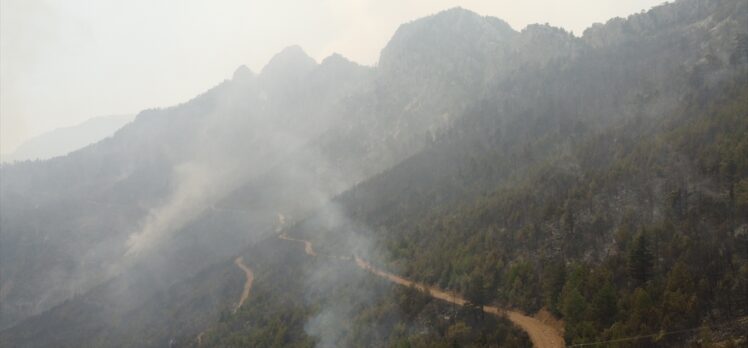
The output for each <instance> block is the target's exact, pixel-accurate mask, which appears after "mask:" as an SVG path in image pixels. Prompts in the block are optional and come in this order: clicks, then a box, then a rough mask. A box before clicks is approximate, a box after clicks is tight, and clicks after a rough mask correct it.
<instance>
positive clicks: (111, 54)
mask: <svg viewBox="0 0 748 348" xmlns="http://www.w3.org/2000/svg"><path fill="white" fill-rule="evenodd" d="M660 2H661V1H660V0H635V1H615V0H605V1H601V0H574V1H548V0H531V1H524V2H522V3H519V2H515V1H507V0H502V1H454V0H439V1H425V0H417V1H407V2H403V1H395V0H388V1H373V0H360V1H341V0H325V1H314V2H297V1H288V0H281V1H220V2H210V3H206V2H202V1H195V0H184V1H178V2H173V1H150V0H136V1H128V2H117V1H85V0H74V1H33V2H31V1H21V0H9V1H3V2H2V9H1V10H2V11H0V13H1V16H2V18H1V20H0V35H1V40H0V42H1V43H0V45H1V46H0V76H2V79H1V81H0V101H1V103H0V105H1V106H0V116H1V120H0V122H2V125H1V127H0V129H1V132H2V133H1V134H0V138H2V141H1V142H0V153H9V152H11V151H13V150H14V149H15V148H16V147H17V146H18V145H20V144H21V143H22V142H23V141H24V140H27V139H29V138H30V137H32V136H35V135H38V134H40V133H43V132H46V131H49V130H52V129H54V128H58V127H64V126H70V125H73V124H76V123H80V122H82V121H84V120H86V119H89V118H92V117H95V116H101V115H110V114H122V113H132V114H134V113H137V112H138V111H140V110H142V109H146V108H152V107H163V106H169V105H172V104H176V103H179V102H183V101H185V100H187V99H189V98H191V97H193V96H194V95H196V94H198V93H200V92H201V91H203V90H204V89H205V88H207V87H209V86H212V85H215V84H217V83H218V82H220V81H221V80H223V79H225V78H228V77H229V76H230V74H231V72H232V71H233V70H234V69H235V68H236V67H237V66H239V65H242V64H246V65H248V66H249V67H250V68H251V69H252V70H253V71H259V70H260V69H261V68H262V66H263V65H264V64H265V63H266V62H267V60H268V59H270V57H271V56H272V55H273V54H274V53H276V52H278V51H279V50H281V49H282V48H283V47H286V46H289V45H291V44H299V45H300V46H302V47H303V48H304V49H305V50H306V51H307V52H308V53H309V54H310V55H311V56H312V57H314V58H315V59H317V60H318V61H319V60H321V59H322V58H324V57H326V56H328V55H329V54H331V53H333V52H339V53H341V54H343V55H344V56H346V57H348V58H349V59H351V60H353V61H356V62H358V63H361V64H366V65H371V64H375V63H376V61H377V59H378V55H379V50H380V49H381V48H382V47H383V46H384V45H385V44H386V42H387V40H388V39H389V38H390V37H391V36H392V34H393V33H394V31H395V30H396V29H397V27H398V25H399V24H401V23H404V22H407V21H410V20H413V19H415V18H419V17H423V16H426V15H429V14H433V13H435V12H438V11H440V10H443V9H445V8H448V7H453V6H462V7H465V8H469V9H471V10H474V11H476V12H478V13H480V14H482V15H490V16H496V17H499V18H502V19H504V20H506V21H507V22H508V23H509V24H510V25H511V26H512V27H514V28H515V29H521V28H523V27H524V26H526V25H527V24H531V23H546V22H547V23H549V24H551V25H555V26H560V27H563V28H566V29H567V30H571V31H573V32H574V33H575V34H577V35H579V34H581V32H582V31H583V30H584V28H586V27H588V26H589V25H590V24H591V23H594V22H602V21H605V20H607V19H608V18H611V17H615V16H624V17H625V16H627V15H629V14H631V13H635V12H639V11H641V10H643V9H649V8H650V7H652V6H654V5H656V4H658V3H660Z"/></svg>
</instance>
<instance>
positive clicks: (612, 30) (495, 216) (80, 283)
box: [0, 0, 748, 347]
mask: <svg viewBox="0 0 748 348" xmlns="http://www.w3.org/2000/svg"><path fill="white" fill-rule="evenodd" d="M746 38H748V5H746V3H745V2H743V1H737V0H680V1H677V2H675V3H670V4H664V5H661V6H658V7H656V8H653V9H652V10H650V11H648V12H645V13H640V14H636V15H632V16H630V17H629V18H626V19H621V18H617V19H612V20H610V21H608V22H607V23H605V24H598V25H594V26H592V27H591V28H589V29H588V30H587V31H585V33H584V34H583V35H582V36H581V37H576V36H573V35H571V34H570V33H567V32H565V31H564V30H562V29H559V28H553V27H550V26H547V25H531V26H528V27H527V28H525V29H523V30H521V31H515V30H513V29H511V28H510V27H509V26H507V25H506V23H504V22H503V21H501V20H499V19H495V18H491V17H482V16H480V15H477V14H475V13H472V12H470V11H467V10H464V9H459V8H457V9H451V10H447V11H444V12H441V13H438V14H436V15H434V16H431V17H427V18H423V19H419V20H416V21H413V22H411V23H406V24H404V25H402V26H401V27H400V28H399V29H398V30H397V31H396V33H395V35H394V36H393V38H392V39H391V41H390V43H388V45H387V46H386V47H385V48H384V49H383V51H382V56H381V58H380V61H379V64H378V65H377V66H376V67H363V66H359V65H357V64H355V63H353V62H350V61H348V60H346V59H345V58H343V57H342V56H339V55H333V56H331V57H328V58H326V59H325V60H323V61H322V62H320V63H317V62H315V61H314V60H313V59H311V58H309V57H308V56H307V55H306V54H305V53H304V52H303V50H301V49H300V48H298V47H290V48H288V49H285V50H283V51H282V52H280V53H279V54H278V55H277V56H276V57H274V58H273V59H271V61H270V63H268V66H266V67H265V68H264V69H262V71H261V72H260V73H259V74H255V73H253V72H251V71H249V69H247V68H245V67H241V68H239V69H237V71H236V72H235V74H234V76H233V78H232V79H231V80H227V81H224V82H223V83H221V84H219V85H218V86H216V87H214V88H213V89H211V90H209V91H207V92H206V93H204V94H202V95H200V96H198V97H196V98H194V99H193V100H191V101H188V102H187V103H184V104H181V105H178V106H174V107H171V108H166V109H156V110H147V111H144V112H142V113H140V114H139V115H138V116H137V118H136V120H135V121H134V122H132V123H131V124H129V125H127V126H126V127H124V128H123V129H122V130H120V131H119V132H118V133H117V134H116V135H115V136H114V137H112V138H109V139H106V140H103V141H101V142H99V143H97V144H95V145H92V146H89V147H87V148H84V149H82V150H79V151H77V152H73V153H71V154H69V155H68V156H65V157H60V158H56V159H52V160H49V161H41V162H35V163H18V164H14V165H10V166H3V167H2V168H0V174H1V175H2V178H3V180H2V182H0V184H1V185H2V186H0V189H2V190H1V191H0V193H1V197H0V198H2V201H0V203H2V208H3V219H2V220H0V224H2V225H1V227H2V230H3V234H2V235H0V238H2V240H1V242H2V243H0V261H2V262H0V267H2V269H0V272H1V273H2V274H3V278H2V279H0V282H2V283H1V284H0V287H1V288H2V291H0V299H1V300H2V312H1V313H2V319H3V323H2V324H3V325H4V327H5V330H3V331H1V332H0V342H3V343H5V344H7V345H9V346H48V345H50V344H52V343H53V342H54V344H55V345H57V346H82V345H83V346H165V345H179V346H203V345H207V346H298V347H308V346H314V345H320V346H362V345H363V346H452V345H463V346H479V345H480V346H485V345H496V346H528V345H530V344H531V343H536V344H537V339H538V338H537V336H536V335H537V332H532V331H533V330H527V331H526V332H522V331H521V330H520V328H525V329H526V327H523V326H521V325H519V324H517V323H518V320H517V319H516V317H513V316H512V315H509V314H507V315H506V316H498V317H494V316H492V315H490V314H491V313H490V312H489V313H488V314H486V313H485V309H486V308H502V309H511V310H513V311H512V312H509V311H506V312H505V313H520V312H522V313H526V314H527V315H528V316H529V315H535V316H536V318H537V321H538V322H543V323H544V325H545V326H543V327H542V330H539V331H541V332H542V331H543V330H546V331H547V330H557V326H558V325H563V326H564V330H563V335H564V339H565V341H566V344H602V345H605V344H610V343H611V342H617V343H618V344H620V345H622V346H653V347H658V346H689V345H692V346H697V345H703V344H707V343H708V342H716V343H717V344H720V345H729V344H733V345H740V344H743V343H745V342H746V339H748V338H747V337H746V336H745V332H748V330H746V326H745V325H746V323H745V316H746V315H748V313H746V308H748V305H747V304H746V302H745V299H746V298H748V254H746V252H748V244H746V243H748V238H747V237H746V236H747V234H746V233H747V232H746V231H748V227H746V226H748V211H746V209H748V196H746V192H748V186H747V185H748V181H747V180H748V179H747V178H748V163H747V162H746V160H745V159H746V158H748V152H746V151H747V150H748V144H746V139H748V137H746V136H745V135H746V132H748V128H746V127H747V125H746V120H747V119H746V118H745V115H746V112H748V104H747V101H748V90H747V89H746V87H745V86H746V85H748V84H747V83H746V82H747V81H748V51H747V50H746V49H745V47H746V46H745V44H744V43H745V42H746ZM305 241H307V242H308V243H302V242H305ZM239 261H243V262H245V263H246V265H248V267H249V268H251V269H252V270H253V271H254V276H253V277H254V278H253V282H254V283H253V284H254V285H252V292H251V293H250V294H249V297H248V299H247V301H246V302H244V303H243V305H241V306H238V303H241V301H239V302H237V301H238V299H239V298H240V296H241V294H242V284H243V283H244V284H245V285H246V284H248V283H246V281H247V280H248V279H249V278H246V277H247V275H246V273H245V271H244V269H243V268H241V267H238V265H239V264H240V263H239ZM366 262H368V265H369V266H368V268H367V267H362V266H361V265H367V263H366ZM367 269H368V270H369V272H368V273H367V272H366V271H367ZM372 269H374V270H379V273H377V272H373V271H371V270H372ZM372 274H373V275H379V277H377V276H372ZM383 274H385V275H386V274H394V275H399V276H401V277H404V278H400V279H405V280H410V281H415V282H418V284H425V285H426V286H428V289H431V290H428V291H424V289H426V287H425V286H421V287H419V286H411V287H403V286H399V285H396V284H393V283H391V282H389V281H388V279H389V280H392V279H397V278H395V277H389V278H387V277H385V276H382V275H383ZM245 278H246V279H247V280H245ZM401 283H406V282H404V281H403V282H401ZM411 284H412V283H411ZM432 290H439V291H442V293H444V294H451V295H449V296H446V297H447V298H449V297H450V296H451V297H452V301H453V302H459V301H456V300H455V299H456V298H458V296H459V298H464V299H465V300H464V301H465V303H464V304H465V305H464V306H462V305H460V306H457V305H452V304H450V303H448V302H445V301H443V300H444V298H443V297H444V296H443V297H442V298H441V300H439V299H435V298H433V297H434V296H438V292H437V291H432ZM447 301H449V299H447ZM460 304H462V303H460ZM553 317H556V318H560V319H562V320H563V323H562V324H558V322H556V321H554V320H553ZM513 318H514V319H513ZM512 323H514V324H515V325H518V326H513V325H512ZM548 342H550V341H548ZM595 342H597V343H595ZM560 343H561V342H555V344H556V345H552V346H558V344H560Z"/></svg>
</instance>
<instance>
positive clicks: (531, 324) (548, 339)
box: [278, 233, 565, 348]
mask: <svg viewBox="0 0 748 348" xmlns="http://www.w3.org/2000/svg"><path fill="white" fill-rule="evenodd" d="M278 238H280V239H283V240H288V241H293V242H298V243H303V244H304V252H305V253H306V254H307V255H309V256H318V255H317V253H316V252H315V251H314V247H313V246H312V243H311V242H310V241H308V240H303V239H296V238H291V237H289V236H288V235H287V234H286V233H281V234H280V235H278ZM331 257H332V258H335V259H340V260H350V258H346V257H340V256H331ZM354 258H355V262H356V265H357V266H358V267H359V268H361V269H363V270H366V271H368V272H371V273H372V274H374V275H377V276H379V277H382V278H384V279H387V280H389V281H391V282H393V283H396V284H400V285H403V286H414V287H416V288H418V289H419V290H422V291H425V292H427V293H428V294H429V295H430V296H431V297H433V298H435V299H439V300H442V301H446V302H449V303H454V304H457V305H460V306H463V305H465V304H466V303H467V300H465V299H464V298H463V297H461V296H460V295H458V294H456V293H453V292H449V291H444V290H442V289H439V288H437V287H433V286H429V285H425V284H422V283H418V282H415V281H412V280H409V279H406V278H403V277H400V276H398V275H395V274H392V273H389V272H385V271H383V270H381V269H378V268H376V267H374V266H372V265H371V264H370V263H369V262H367V261H365V260H364V259H362V258H360V257H358V256H354ZM483 311H484V312H486V313H489V314H493V315H501V314H505V315H506V317H507V318H508V319H509V320H510V321H511V322H512V323H514V324H515V325H517V326H518V327H519V328H521V329H522V330H524V331H525V332H527V335H528V336H530V341H532V345H533V346H534V347H538V348H561V347H564V346H565V343H564V339H563V335H562V333H561V331H560V330H558V329H557V328H556V327H554V326H552V325H549V324H546V323H544V322H542V321H540V320H538V319H536V318H533V317H530V316H527V315H524V314H522V313H520V312H517V311H510V310H503V309H501V308H498V307H494V306H484V307H483Z"/></svg>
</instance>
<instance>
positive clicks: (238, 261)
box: [234, 256, 255, 313]
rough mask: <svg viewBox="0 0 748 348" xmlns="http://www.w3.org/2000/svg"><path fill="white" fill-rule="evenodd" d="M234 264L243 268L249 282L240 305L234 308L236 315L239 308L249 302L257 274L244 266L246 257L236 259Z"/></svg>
mask: <svg viewBox="0 0 748 348" xmlns="http://www.w3.org/2000/svg"><path fill="white" fill-rule="evenodd" d="M234 264H235V265H236V267H239V268H241V270H242V271H244V274H245V275H246V276H247V280H246V281H245V282H244V290H243V291H242V296H241V297H240V298H239V303H237V304H236V307H234V313H236V311H237V310H239V308H240V307H241V306H242V305H243V304H244V301H246V300H247V297H249V292H250V291H251V290H252V283H254V281H255V274H254V273H252V269H250V268H249V267H247V265H245V264H244V257H242V256H239V257H237V258H236V259H234Z"/></svg>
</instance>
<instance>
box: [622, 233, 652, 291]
mask: <svg viewBox="0 0 748 348" xmlns="http://www.w3.org/2000/svg"><path fill="white" fill-rule="evenodd" d="M653 259H654V257H653V256H652V252H651V251H650V250H649V243H648V241H647V238H646V237H645V236H644V234H643V233H640V234H639V235H638V236H636V238H635V239H634V243H633V244H632V245H631V249H630V251H629V260H628V261H629V275H630V276H631V279H632V280H633V281H634V285H635V286H640V285H642V284H644V283H646V282H647V280H649V278H650V277H651V275H652V266H653Z"/></svg>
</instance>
